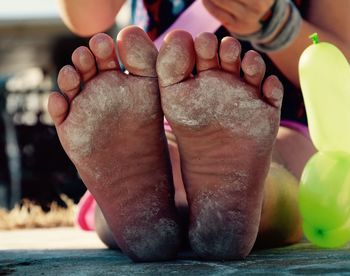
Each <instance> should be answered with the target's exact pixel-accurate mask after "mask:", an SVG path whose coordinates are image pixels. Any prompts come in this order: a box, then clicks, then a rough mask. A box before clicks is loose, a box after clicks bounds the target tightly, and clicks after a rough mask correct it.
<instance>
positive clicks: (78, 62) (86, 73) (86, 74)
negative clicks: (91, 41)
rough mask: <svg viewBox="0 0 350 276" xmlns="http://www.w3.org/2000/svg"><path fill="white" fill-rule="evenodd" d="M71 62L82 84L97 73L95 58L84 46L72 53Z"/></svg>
mask: <svg viewBox="0 0 350 276" xmlns="http://www.w3.org/2000/svg"><path fill="white" fill-rule="evenodd" d="M72 62H73V64H74V66H75V68H76V69H77V71H78V72H79V74H80V76H81V78H82V80H83V81H84V82H86V81H88V80H90V79H91V78H92V77H94V76H95V75H96V73H97V70H96V64H95V57H94V55H93V54H92V53H91V51H90V50H89V48H87V47H85V46H81V47H79V48H77V49H76V50H75V51H74V52H73V54H72Z"/></svg>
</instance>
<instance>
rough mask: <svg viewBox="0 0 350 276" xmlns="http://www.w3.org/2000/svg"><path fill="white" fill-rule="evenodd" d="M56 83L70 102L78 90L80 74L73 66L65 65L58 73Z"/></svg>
mask: <svg viewBox="0 0 350 276" xmlns="http://www.w3.org/2000/svg"><path fill="white" fill-rule="evenodd" d="M57 83H58V87H59V88H60V89H61V92H62V93H64V95H66V96H67V99H68V100H69V102H71V101H72V100H73V99H74V97H75V96H76V95H77V94H78V92H79V89H80V76H79V74H78V72H77V71H76V70H75V68H74V67H73V66H71V65H66V66H64V67H62V69H61V70H60V72H59V73H58V77H57Z"/></svg>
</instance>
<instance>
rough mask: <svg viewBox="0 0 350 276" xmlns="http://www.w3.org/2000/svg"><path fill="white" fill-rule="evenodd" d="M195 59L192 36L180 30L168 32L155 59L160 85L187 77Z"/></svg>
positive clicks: (176, 81) (167, 84)
mask: <svg viewBox="0 0 350 276" xmlns="http://www.w3.org/2000/svg"><path fill="white" fill-rule="evenodd" d="M195 60H196V56H195V51H194V43H193V39H192V36H191V35H190V34H189V33H187V32H185V31H181V30H175V31H173V32H171V33H169V34H168V35H167V36H166V37H165V39H164V43H163V45H162V47H161V48H160V51H159V55H158V59H157V75H158V78H159V84H160V86H161V87H165V86H169V85H172V84H175V83H178V82H180V81H182V80H184V79H186V78H187V77H189V76H190V74H191V72H192V70H193V67H194V63H195Z"/></svg>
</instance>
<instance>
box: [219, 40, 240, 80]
mask: <svg viewBox="0 0 350 276" xmlns="http://www.w3.org/2000/svg"><path fill="white" fill-rule="evenodd" d="M241 49H242V47H241V43H239V41H238V40H237V39H235V38H233V37H230V36H227V37H224V38H223V39H222V40H221V44H220V64H221V68H222V69H223V70H225V71H228V72H232V73H234V74H237V75H238V74H239V71H240V66H241V58H240V56H241Z"/></svg>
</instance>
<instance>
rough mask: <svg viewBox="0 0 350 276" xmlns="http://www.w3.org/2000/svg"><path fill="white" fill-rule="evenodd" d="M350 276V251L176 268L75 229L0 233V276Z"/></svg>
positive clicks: (276, 254) (186, 256)
mask: <svg viewBox="0 0 350 276" xmlns="http://www.w3.org/2000/svg"><path fill="white" fill-rule="evenodd" d="M234 273H237V274H239V275H242V274H249V275H256V274H268V275H291V274H299V275H305V274H316V275H319V274H330V275H340V274H344V275H350V246H347V247H346V248H342V249H336V250H321V249H318V248H316V247H314V246H313V245H311V244H309V243H307V242H304V243H300V244H297V245H293V246H288V247H284V248H275V249H269V250H255V251H253V252H252V253H251V255H250V256H249V257H248V258H247V259H246V260H244V261H233V262H206V261H201V260H199V259H198V258H196V257H195V256H194V255H193V254H191V253H190V252H183V253H181V254H179V258H178V260H176V261H172V262H163V263H133V262H132V261H131V260H130V259H129V258H128V257H126V256H124V255H123V254H122V253H120V252H118V251H112V250H107V249H106V248H105V246H104V245H103V244H102V243H101V242H100V241H99V239H98V238H97V237H96V235H95V233H93V232H83V231H81V230H78V229H76V228H53V229H37V230H15V231H0V275H150V276H153V275H186V276H191V275H232V274H234Z"/></svg>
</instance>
